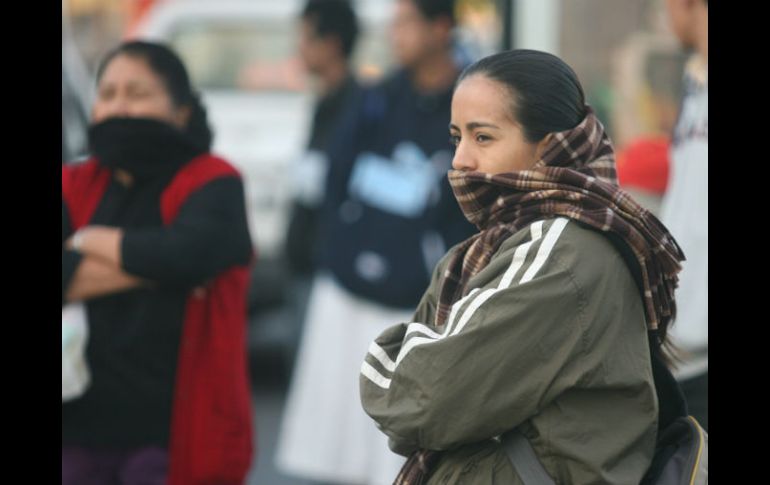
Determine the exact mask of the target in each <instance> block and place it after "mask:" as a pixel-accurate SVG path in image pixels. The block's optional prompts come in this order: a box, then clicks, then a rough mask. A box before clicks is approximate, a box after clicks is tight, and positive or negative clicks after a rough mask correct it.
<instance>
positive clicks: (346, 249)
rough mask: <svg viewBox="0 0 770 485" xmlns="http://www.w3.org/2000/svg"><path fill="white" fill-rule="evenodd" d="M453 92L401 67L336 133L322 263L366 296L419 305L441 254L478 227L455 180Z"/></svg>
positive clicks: (363, 99) (398, 304)
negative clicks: (419, 88) (417, 79)
mask: <svg viewBox="0 0 770 485" xmlns="http://www.w3.org/2000/svg"><path fill="white" fill-rule="evenodd" d="M451 100H452V89H451V88H448V89H447V90H445V91H443V92H439V93H435V94H430V95H426V94H422V93H418V92H416V91H415V89H414V87H413V86H412V84H411V81H410V79H409V76H408V73H407V72H406V71H399V72H397V73H395V74H394V75H392V76H391V77H389V78H388V79H386V80H385V81H383V82H382V83H380V84H378V85H375V86H372V87H368V88H366V89H364V91H363V93H362V94H361V96H360V98H359V100H358V102H357V103H356V104H355V105H354V106H353V107H351V109H350V110H349V111H348V113H347V114H346V116H345V117H344V118H343V121H342V122H341V124H340V127H339V129H338V131H337V132H336V134H335V135H334V137H333V141H332V142H331V145H330V149H329V150H330V151H329V159H330V161H331V166H330V170H329V175H328V179H327V192H326V200H325V208H324V215H323V224H322V234H321V238H322V239H321V248H320V249H321V251H320V261H319V265H320V267H321V268H323V269H326V270H328V271H330V272H331V273H332V274H333V275H334V277H335V278H336V280H337V281H338V282H339V283H340V284H342V285H343V286H344V287H345V288H346V289H348V290H349V291H351V292H352V293H354V294H356V295H358V296H361V297H364V298H367V299H369V300H372V301H374V302H377V303H380V304H382V305H386V306H390V307H395V308H414V307H415V306H416V305H417V303H418V302H419V300H420V297H421V295H422V293H423V292H424V291H425V289H426V288H427V287H428V283H429V280H430V275H431V272H432V271H433V268H434V267H435V265H436V263H438V261H439V259H440V258H441V257H442V256H443V254H444V253H445V252H446V251H447V250H448V249H449V248H450V247H451V246H453V245H454V244H456V243H458V242H460V241H462V240H464V239H466V238H467V237H469V236H470V235H471V234H473V233H474V232H475V228H474V227H473V226H472V225H471V224H470V223H469V222H468V221H467V220H466V219H465V217H464V216H463V214H462V212H461V211H460V208H459V206H458V205H457V202H456V200H455V198H454V196H453V194H452V191H451V188H450V186H449V182H448V180H447V171H448V170H449V169H450V168H451V163H452V157H453V152H452V146H451V145H450V143H449V134H448V125H449V121H450V108H451Z"/></svg>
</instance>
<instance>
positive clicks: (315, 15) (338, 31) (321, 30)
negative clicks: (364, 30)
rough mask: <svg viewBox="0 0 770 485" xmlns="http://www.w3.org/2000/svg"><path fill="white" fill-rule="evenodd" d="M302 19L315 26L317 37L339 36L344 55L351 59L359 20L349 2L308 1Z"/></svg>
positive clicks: (335, 0)
mask: <svg viewBox="0 0 770 485" xmlns="http://www.w3.org/2000/svg"><path fill="white" fill-rule="evenodd" d="M302 18H303V19H305V20H307V21H308V22H310V23H311V24H312V25H313V29H314V30H315V33H316V35H317V36H319V37H327V36H330V35H333V36H337V37H338V38H339V39H340V44H341V46H342V53H343V54H344V55H345V57H346V58H348V57H350V54H351V53H352V52H353V47H354V46H355V43H356V38H357V37H358V20H357V19H356V14H355V12H353V7H351V6H350V2H349V1H347V0H308V2H307V4H306V5H305V9H304V10H303V11H302Z"/></svg>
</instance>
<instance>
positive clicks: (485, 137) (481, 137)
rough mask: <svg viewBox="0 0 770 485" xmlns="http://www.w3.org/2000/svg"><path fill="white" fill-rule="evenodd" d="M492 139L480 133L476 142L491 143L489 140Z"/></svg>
mask: <svg viewBox="0 0 770 485" xmlns="http://www.w3.org/2000/svg"><path fill="white" fill-rule="evenodd" d="M491 139H492V138H490V137H488V136H487V135H483V134H481V133H479V134H478V135H476V141H477V142H479V143H483V142H485V141H489V140H491Z"/></svg>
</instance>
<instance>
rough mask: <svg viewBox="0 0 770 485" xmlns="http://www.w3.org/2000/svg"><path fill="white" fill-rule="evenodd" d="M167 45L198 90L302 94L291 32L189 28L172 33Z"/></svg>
mask: <svg viewBox="0 0 770 485" xmlns="http://www.w3.org/2000/svg"><path fill="white" fill-rule="evenodd" d="M170 41H171V45H172V46H173V47H174V48H175V49H176V50H177V52H179V54H180V56H181V57H182V59H183V60H184V61H185V64H186V65H187V68H188V70H189V72H190V76H191V77H192V81H193V83H194V84H195V85H197V86H199V87H200V88H201V89H216V90H264V89H268V90H278V91H302V90H303V89H304V88H305V75H304V73H303V71H302V68H301V65H300V63H299V60H298V58H297V56H296V54H295V50H296V49H295V40H294V37H293V31H292V30H291V29H286V28H279V27H272V28H271V26H270V25H264V24H263V25H258V26H255V25H254V22H253V21H243V22H241V23H239V22H232V21H229V22H219V23H212V22H210V21H207V22H187V23H182V24H179V25H178V26H177V27H176V28H175V30H174V33H173V34H172V35H171V38H170Z"/></svg>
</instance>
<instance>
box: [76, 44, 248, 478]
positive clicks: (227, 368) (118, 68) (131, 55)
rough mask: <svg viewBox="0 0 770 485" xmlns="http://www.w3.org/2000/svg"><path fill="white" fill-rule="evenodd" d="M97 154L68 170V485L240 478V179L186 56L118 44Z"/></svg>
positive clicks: (244, 396)
mask: <svg viewBox="0 0 770 485" xmlns="http://www.w3.org/2000/svg"><path fill="white" fill-rule="evenodd" d="M97 84H98V86H97V88H98V89H97V96H96V100H95V102H94V105H93V111H92V125H91V126H90V129H89V133H88V137H89V146H90V151H91V158H89V159H88V160H86V161H85V162H82V163H75V164H67V165H64V166H63V167H62V304H64V303H65V301H66V302H77V301H81V302H84V303H85V306H86V310H87V316H88V324H89V341H88V346H87V349H86V361H87V363H88V366H89V368H90V372H91V385H90V388H88V389H87V390H86V392H85V393H84V394H83V395H82V396H81V397H79V398H77V399H75V400H73V401H70V402H66V403H63V404H62V484H63V485H64V484H67V485H69V484H72V485H89V484H122V485H129V484H140V483H141V484H147V483H154V484H161V483H169V484H171V485H202V484H204V483H218V484H233V485H235V484H240V483H242V482H243V479H244V477H245V475H246V472H247V470H248V468H249V465H250V462H251V458H252V416H251V413H252V407H251V397H250V390H249V380H248V376H247V364H246V344H245V333H246V301H245V298H246V290H247V282H248V274H249V266H250V264H251V261H252V258H253V251H252V246H251V239H250V236H249V232H248V226H247V222H246V214H245V202H244V194H243V183H242V181H241V178H240V175H239V174H238V172H237V171H236V170H235V169H234V168H233V167H232V166H231V165H230V164H229V163H228V162H226V161H225V160H223V159H221V158H218V157H216V156H214V155H212V154H211V153H210V152H209V150H210V147H211V143H212V136H213V135H212V132H211V130H210V128H209V126H208V123H207V120H206V111H205V109H204V107H203V106H202V105H201V103H200V101H199V99H198V96H197V94H196V93H195V92H194V91H193V88H192V86H191V85H190V81H189V78H188V74H187V71H186V69H185V67H184V65H183V64H182V62H181V60H180V59H179V58H178V57H177V55H176V54H175V53H173V52H172V51H171V50H170V49H168V48H167V47H165V46H162V45H159V44H154V43H146V42H128V43H124V44H122V45H120V46H119V47H117V48H116V49H115V50H113V51H112V52H110V53H109V54H108V55H107V56H106V58H105V59H104V60H103V61H102V63H101V66H100V68H99V70H98V73H97Z"/></svg>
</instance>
